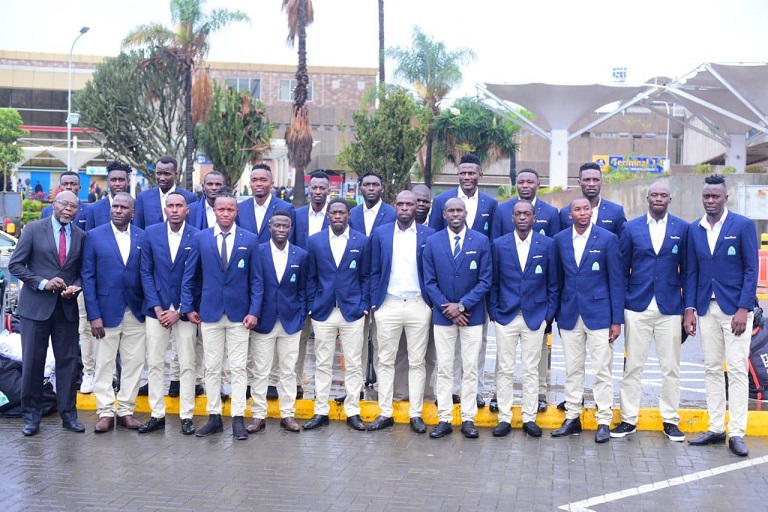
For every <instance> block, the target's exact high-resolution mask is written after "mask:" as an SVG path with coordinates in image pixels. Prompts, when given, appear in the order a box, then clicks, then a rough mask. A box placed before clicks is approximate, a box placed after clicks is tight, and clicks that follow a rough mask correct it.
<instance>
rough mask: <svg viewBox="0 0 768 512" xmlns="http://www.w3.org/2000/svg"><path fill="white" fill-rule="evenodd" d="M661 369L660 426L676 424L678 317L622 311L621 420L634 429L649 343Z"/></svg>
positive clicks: (678, 417) (679, 316)
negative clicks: (623, 349)
mask: <svg viewBox="0 0 768 512" xmlns="http://www.w3.org/2000/svg"><path fill="white" fill-rule="evenodd" d="M652 339H653V340H654V341H655V342H656V354H658V356H659V366H660V367H661V394H660V395H659V413H660V414H661V419H662V421H663V422H664V423H672V424H674V425H677V424H678V423H679V422H680V414H679V412H678V410H677V409H678V407H679V406H680V345H681V340H682V316H681V315H663V314H661V312H660V311H650V310H646V311H643V312H637V311H631V310H629V309H625V310H624V347H625V349H626V356H627V358H626V361H625V362H624V377H623V378H622V379H621V419H622V421H625V422H627V423H629V424H631V425H637V416H638V414H639V412H640V399H641V396H642V392H643V383H642V379H643V366H645V362H646V360H647V359H648V351H649V350H650V348H651V340H652Z"/></svg>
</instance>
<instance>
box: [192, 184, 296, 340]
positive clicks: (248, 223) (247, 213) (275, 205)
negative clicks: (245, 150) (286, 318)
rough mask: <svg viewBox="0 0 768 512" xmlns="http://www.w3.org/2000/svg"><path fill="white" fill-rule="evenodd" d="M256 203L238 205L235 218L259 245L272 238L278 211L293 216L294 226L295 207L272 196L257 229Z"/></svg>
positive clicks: (246, 201)
mask: <svg viewBox="0 0 768 512" xmlns="http://www.w3.org/2000/svg"><path fill="white" fill-rule="evenodd" d="M254 202H255V201H254V199H253V198H251V199H246V200H245V201H242V202H241V203H240V204H239V205H238V208H239V211H238V213H237V218H235V223H236V224H237V225H238V226H240V227H241V228H243V229H244V230H246V231H250V232H251V233H253V234H254V235H256V236H257V237H258V239H259V244H263V243H266V242H269V241H270V239H271V238H272V234H271V233H270V232H269V219H271V218H272V214H274V213H275V212H276V211H277V210H287V211H288V213H290V214H291V226H293V205H292V204H291V203H289V202H287V201H283V200H282V199H278V198H276V197H275V196H272V197H271V198H270V200H269V208H267V211H266V213H265V214H264V220H262V221H261V226H259V227H258V229H256V213H255V208H256V205H255V204H254ZM203 215H204V216H205V212H203ZM268 332H269V331H268Z"/></svg>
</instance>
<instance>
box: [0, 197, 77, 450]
mask: <svg viewBox="0 0 768 512" xmlns="http://www.w3.org/2000/svg"><path fill="white" fill-rule="evenodd" d="M77 210H78V200H77V196H75V194H73V193H72V192H68V191H63V192H59V195H58V196H56V200H55V201H54V203H53V216H51V217H47V218H45V219H42V220H38V221H35V222H31V223H29V224H28V225H27V227H26V228H24V231H23V232H22V234H21V238H20V239H19V243H18V244H17V245H16V249H15V250H14V251H13V255H12V256H11V261H10V264H9V265H8V268H9V270H10V272H11V274H13V275H14V276H16V277H17V278H18V279H19V280H21V281H23V282H24V286H23V287H22V289H21V295H20V297H19V306H18V309H17V311H18V313H19V316H20V317H21V350H22V358H23V359H22V371H21V411H22V412H21V415H22V417H23V418H24V428H23V429H22V431H21V432H22V434H24V435H25V436H33V435H35V434H37V433H38V432H39V431H40V420H41V418H42V395H43V372H44V369H45V356H46V354H47V352H48V339H49V338H50V340H51V345H52V347H53V354H54V356H55V357H56V398H57V402H58V407H59V414H60V415H61V419H62V422H63V423H62V424H63V427H64V428H66V429H68V430H71V431H72V432H85V427H83V424H82V423H80V421H79V420H78V419H77V408H76V399H77V378H78V376H79V375H80V348H79V346H78V342H77V337H78V335H77V328H78V324H79V318H80V316H79V313H78V307H77V295H78V293H80V264H81V261H82V254H83V243H84V242H85V231H83V230H82V229H80V228H78V227H77V226H74V225H73V223H72V220H73V219H74V218H75V215H76V214H77Z"/></svg>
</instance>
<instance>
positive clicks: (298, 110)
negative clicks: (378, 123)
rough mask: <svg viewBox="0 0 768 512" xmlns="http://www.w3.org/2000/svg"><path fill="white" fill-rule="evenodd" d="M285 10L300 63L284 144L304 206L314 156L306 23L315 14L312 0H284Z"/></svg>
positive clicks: (295, 201)
mask: <svg viewBox="0 0 768 512" xmlns="http://www.w3.org/2000/svg"><path fill="white" fill-rule="evenodd" d="M283 10H284V11H285V12H286V13H287V14H288V44H289V45H291V46H293V45H294V43H295V42H296V37H297V36H298V39H299V65H298V67H297V68H296V88H295V89H294V90H293V112H292V115H291V124H290V125H289V126H288V129H287V130H286V131H285V145H286V147H287V149H288V161H290V162H291V165H292V166H293V168H294V169H295V170H296V172H295V174H294V180H293V181H294V183H293V186H294V190H297V192H295V193H294V194H293V204H294V206H304V205H305V204H306V203H307V197H306V195H305V194H304V170H305V169H306V168H307V166H308V165H309V162H310V161H311V160H312V132H311V131H310V128H309V110H308V109H307V105H306V102H307V88H308V86H309V74H308V73H307V31H306V27H307V25H310V24H311V23H312V22H313V21H314V18H315V14H314V9H313V8H312V0H283Z"/></svg>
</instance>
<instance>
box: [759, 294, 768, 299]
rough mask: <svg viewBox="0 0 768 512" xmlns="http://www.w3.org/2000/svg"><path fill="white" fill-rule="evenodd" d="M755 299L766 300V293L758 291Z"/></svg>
mask: <svg viewBox="0 0 768 512" xmlns="http://www.w3.org/2000/svg"><path fill="white" fill-rule="evenodd" d="M757 300H768V293H758V294H757Z"/></svg>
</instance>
